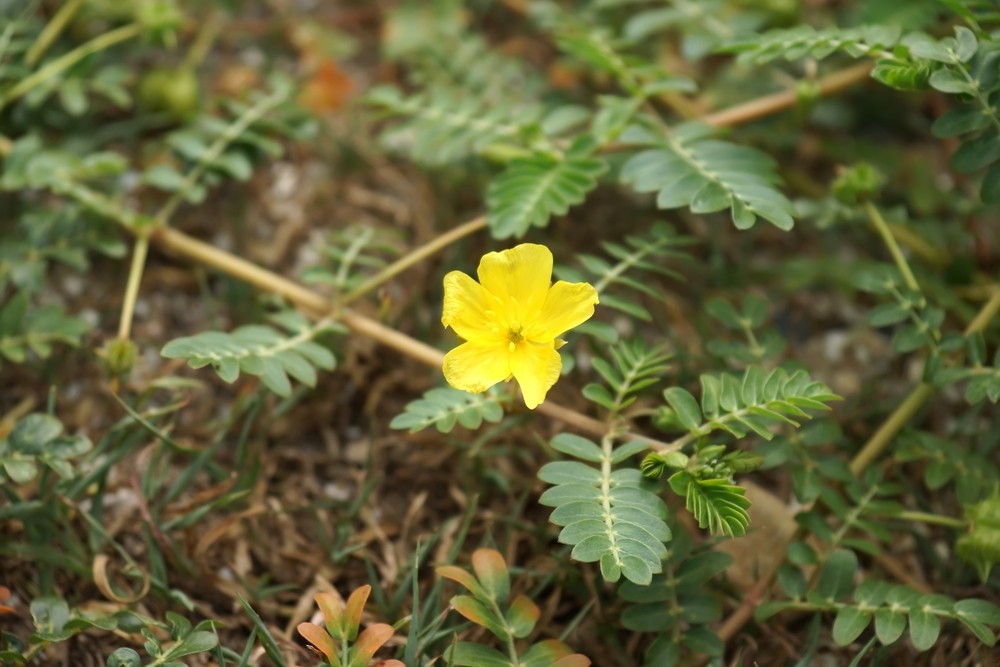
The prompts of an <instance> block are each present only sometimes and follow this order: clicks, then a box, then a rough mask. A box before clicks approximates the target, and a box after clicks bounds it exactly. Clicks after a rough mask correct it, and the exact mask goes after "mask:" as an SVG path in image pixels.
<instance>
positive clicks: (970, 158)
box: [951, 134, 1000, 173]
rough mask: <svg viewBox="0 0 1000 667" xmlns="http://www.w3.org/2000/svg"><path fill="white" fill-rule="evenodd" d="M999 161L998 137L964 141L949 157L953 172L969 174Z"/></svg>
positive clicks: (999, 142) (993, 135)
mask: <svg viewBox="0 0 1000 667" xmlns="http://www.w3.org/2000/svg"><path fill="white" fill-rule="evenodd" d="M997 160H1000V135H997V134H992V135H990V136H988V137H985V138H979V139H973V140H972V141H966V142H965V143H963V144H962V145H961V146H959V147H958V150H957V151H955V153H954V155H952V156H951V167H952V169H954V170H955V171H959V172H962V173H970V172H973V171H978V170H979V169H982V168H983V167H986V166H988V165H991V164H993V163H994V162H996V161H997Z"/></svg>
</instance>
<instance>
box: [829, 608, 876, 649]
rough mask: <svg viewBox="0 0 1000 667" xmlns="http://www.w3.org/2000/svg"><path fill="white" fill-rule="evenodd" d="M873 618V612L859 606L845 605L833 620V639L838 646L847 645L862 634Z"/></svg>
mask: <svg viewBox="0 0 1000 667" xmlns="http://www.w3.org/2000/svg"><path fill="white" fill-rule="evenodd" d="M871 620H872V615H871V612H868V611H862V610H860V609H858V608H857V607H843V608H842V609H841V610H840V611H839V612H837V617H836V618H835V619H834V620H833V641H834V642H836V644H837V645H838V646H847V645H848V644H850V643H852V642H853V641H854V640H855V639H857V638H858V637H860V636H861V633H862V632H864V631H865V628H867V627H868V624H869V623H871Z"/></svg>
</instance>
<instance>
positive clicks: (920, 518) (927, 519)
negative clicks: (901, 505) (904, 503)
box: [893, 510, 969, 530]
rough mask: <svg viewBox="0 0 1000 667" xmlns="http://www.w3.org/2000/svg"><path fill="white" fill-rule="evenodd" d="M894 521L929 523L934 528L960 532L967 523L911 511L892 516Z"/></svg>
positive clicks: (947, 517)
mask: <svg viewBox="0 0 1000 667" xmlns="http://www.w3.org/2000/svg"><path fill="white" fill-rule="evenodd" d="M893 518H894V519H899V520H900V521H915V522H919V523H930V524H934V525H935V526H946V527H948V528H957V529H958V530H962V529H964V528H967V527H968V525H969V523H968V522H967V521H963V520H962V519H956V518H954V517H950V516H942V515H941V514H933V513H931V512H917V511H911V510H904V511H902V512H900V513H899V514H895V515H893Z"/></svg>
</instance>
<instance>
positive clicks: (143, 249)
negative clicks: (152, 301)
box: [118, 234, 149, 340]
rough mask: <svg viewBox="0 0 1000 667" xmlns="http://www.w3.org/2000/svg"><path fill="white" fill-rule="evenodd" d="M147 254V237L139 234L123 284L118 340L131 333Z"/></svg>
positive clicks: (125, 337)
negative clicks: (125, 281) (123, 297)
mask: <svg viewBox="0 0 1000 667" xmlns="http://www.w3.org/2000/svg"><path fill="white" fill-rule="evenodd" d="M148 252H149V236H148V235H147V234H141V235H140V236H139V237H138V238H136V240H135V249H134V250H133V252H132V265H131V267H129V272H128V282H127V283H126V284H125V299H124V301H123V302H122V315H121V320H120V321H119V322H118V339H119V340H128V339H129V336H130V335H131V333H132V318H133V317H134V315H135V302H136V300H137V299H138V298H139V283H141V282H142V272H143V269H144V268H145V267H146V255H147V254H148Z"/></svg>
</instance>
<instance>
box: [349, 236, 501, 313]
mask: <svg viewBox="0 0 1000 667" xmlns="http://www.w3.org/2000/svg"><path fill="white" fill-rule="evenodd" d="M485 227H486V217H485V216H480V217H478V218H475V219H473V220H469V221H468V222H466V223H464V224H462V225H459V226H458V227H455V228H454V229H452V230H451V231H450V232H447V233H446V234H442V235H441V236H438V237H437V238H435V239H433V240H431V241H429V242H427V243H425V244H424V245H422V246H420V247H419V248H416V249H415V250H413V251H412V252H410V253H408V254H407V255H406V256H404V257H401V258H400V259H398V260H397V261H395V262H393V263H392V264H390V265H389V266H387V267H385V268H384V269H382V270H381V271H379V272H378V273H376V274H375V275H374V276H372V277H371V278H369V279H368V280H366V281H365V282H363V283H362V284H361V285H359V286H358V287H356V288H355V289H353V290H351V291H350V292H348V293H347V294H346V295H345V296H344V298H342V299H341V300H340V303H341V304H343V305H345V306H346V305H347V304H349V303H351V302H353V301H356V300H357V299H359V298H361V297H362V296H364V295H365V294H368V293H369V292H371V291H372V290H374V289H375V288H376V287H378V286H379V285H382V284H383V283H385V282H387V281H389V280H391V279H392V278H394V277H395V276H397V275H399V274H400V273H402V272H403V271H405V270H407V269H408V268H410V267H411V266H414V265H415V264H418V263H420V262H422V261H424V260H425V259H427V258H428V257H430V256H431V255H433V254H434V253H436V252H437V251H439V250H441V249H442V248H445V247H447V246H449V245H451V244H452V243H454V242H455V241H457V240H459V239H460V238H462V237H465V236H468V235H469V234H472V233H474V232H478V231H479V230H480V229H483V228H485Z"/></svg>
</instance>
